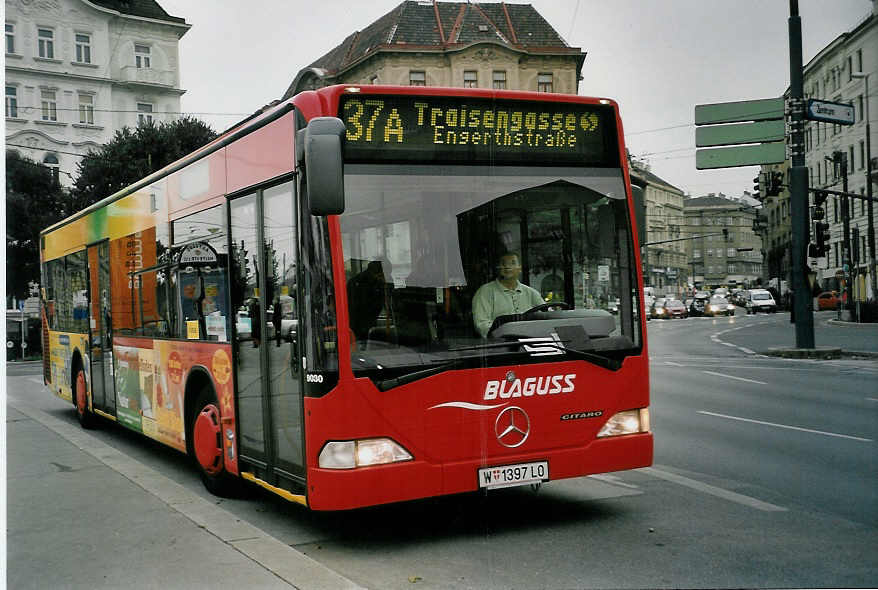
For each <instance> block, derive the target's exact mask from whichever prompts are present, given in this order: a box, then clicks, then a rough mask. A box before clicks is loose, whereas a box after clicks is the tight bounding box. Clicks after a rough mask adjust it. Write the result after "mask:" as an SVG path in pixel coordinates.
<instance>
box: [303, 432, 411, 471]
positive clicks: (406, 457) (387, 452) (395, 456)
mask: <svg viewBox="0 0 878 590" xmlns="http://www.w3.org/2000/svg"><path fill="white" fill-rule="evenodd" d="M411 460H412V455H411V453H409V452H408V451H407V450H405V449H404V448H402V447H401V446H400V445H399V444H397V443H395V442H393V441H392V440H390V439H389V438H367V439H363V440H347V441H331V442H328V443H326V445H325V446H324V447H323V450H322V451H320V457H319V460H318V465H319V466H320V467H321V468H323V469H355V468H357V467H368V466H370V465H383V464H385V463H396V462H398V461H411Z"/></svg>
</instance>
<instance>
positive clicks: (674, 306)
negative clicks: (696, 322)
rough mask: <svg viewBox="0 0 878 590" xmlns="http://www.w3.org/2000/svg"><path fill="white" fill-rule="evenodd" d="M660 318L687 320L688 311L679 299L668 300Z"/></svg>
mask: <svg viewBox="0 0 878 590" xmlns="http://www.w3.org/2000/svg"><path fill="white" fill-rule="evenodd" d="M662 317H666V318H669V319H671V318H688V317H689V310H687V309H686V306H685V305H683V302H682V301H680V300H679V299H668V300H667V301H665V315H664V316H662Z"/></svg>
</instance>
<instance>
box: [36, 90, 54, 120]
mask: <svg viewBox="0 0 878 590" xmlns="http://www.w3.org/2000/svg"><path fill="white" fill-rule="evenodd" d="M40 118H41V119H42V120H43V121H57V120H58V101H57V99H56V98H55V91H54V90H41V91H40Z"/></svg>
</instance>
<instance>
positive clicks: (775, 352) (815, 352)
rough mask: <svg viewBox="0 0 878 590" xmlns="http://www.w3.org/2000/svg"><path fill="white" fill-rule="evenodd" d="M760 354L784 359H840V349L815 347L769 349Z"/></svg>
mask: <svg viewBox="0 0 878 590" xmlns="http://www.w3.org/2000/svg"><path fill="white" fill-rule="evenodd" d="M762 354H764V355H766V356H774V357H780V358H785V359H813V360H825V361H828V360H836V359H840V358H841V357H842V350H841V348H836V347H833V346H817V347H814V348H769V349H768V350H767V351H765V352H763V353H762Z"/></svg>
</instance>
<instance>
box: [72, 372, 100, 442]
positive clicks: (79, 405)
mask: <svg viewBox="0 0 878 590" xmlns="http://www.w3.org/2000/svg"><path fill="white" fill-rule="evenodd" d="M73 407H74V408H75V409H76V419H77V420H79V425H80V426H82V427H83V428H85V429H87V430H90V429H92V428H94V427H95V425H96V424H97V417H96V416H95V415H94V414H93V413H92V411H91V410H90V409H89V408H88V387H87V385H86V381H85V371H83V370H82V367H79V368H77V369H76V373H75V374H74V376H73Z"/></svg>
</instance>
